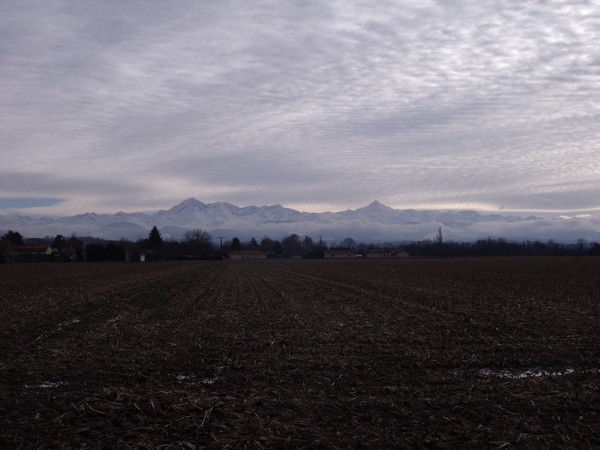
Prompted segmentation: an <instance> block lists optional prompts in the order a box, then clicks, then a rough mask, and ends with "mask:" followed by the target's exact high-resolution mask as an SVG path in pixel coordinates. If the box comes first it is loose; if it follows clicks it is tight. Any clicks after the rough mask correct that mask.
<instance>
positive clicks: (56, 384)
mask: <svg viewBox="0 0 600 450" xmlns="http://www.w3.org/2000/svg"><path fill="white" fill-rule="evenodd" d="M67 384H69V383H67V382H66V381H56V382H54V381H46V382H44V383H40V384H36V385H31V384H26V385H25V389H54V388H57V387H60V386H66V385H67Z"/></svg>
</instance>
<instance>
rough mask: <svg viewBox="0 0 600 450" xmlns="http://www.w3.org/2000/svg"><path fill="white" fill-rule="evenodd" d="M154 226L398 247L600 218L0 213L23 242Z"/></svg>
mask: <svg viewBox="0 0 600 450" xmlns="http://www.w3.org/2000/svg"><path fill="white" fill-rule="evenodd" d="M153 226H157V227H158V229H159V230H160V232H161V234H162V236H163V238H166V239H177V240H178V239H181V238H182V237H183V235H184V233H185V232H186V231H187V230H191V229H203V230H206V231H209V232H210V233H211V234H212V236H213V237H214V238H218V237H223V238H224V239H231V238H232V237H234V236H237V237H239V238H240V239H242V240H244V239H249V238H250V237H256V238H257V239H259V240H260V239H261V238H262V237H263V236H265V235H266V236H270V237H272V238H281V237H283V236H285V235H289V234H291V233H297V234H298V235H300V236H304V235H309V236H311V237H313V238H319V237H321V238H322V239H323V240H325V241H326V242H329V243H331V242H333V241H336V240H337V241H338V242H339V241H340V240H342V239H344V238H346V237H352V238H353V239H355V240H357V241H361V242H401V241H415V240H422V239H432V238H434V237H435V236H436V234H437V232H438V229H439V228H440V227H441V228H442V233H443V236H444V238H445V239H450V240H454V241H474V240H477V239H485V238H488V237H492V238H505V239H508V240H516V241H522V240H541V241H546V240H549V239H554V240H556V241H558V242H574V241H576V240H578V239H586V240H588V241H595V242H599V241H600V220H599V219H596V218H594V217H592V216H590V215H585V216H575V217H567V216H560V217H559V218H553V219H545V218H540V217H535V216H529V217H519V216H515V215H500V214H485V213H480V212H477V211H471V210H465V211H454V210H448V211H440V210H413V209H404V210H402V209H394V208H390V207H388V206H385V205H383V204H381V203H379V202H378V201H374V202H372V203H370V204H369V205H367V206H365V207H363V208H358V209H355V210H346V211H340V212H323V213H310V212H300V211H296V210H294V209H290V208H285V207H283V206H281V205H271V206H245V207H239V206H235V205H233V204H231V203H223V202H218V203H203V202H201V201H199V200H197V199H195V198H189V199H187V200H184V201H183V202H181V203H179V204H177V205H175V206H173V207H172V208H170V209H168V210H160V211H157V212H153V213H142V212H134V213H124V212H118V213H116V214H95V213H85V214H78V215H75V216H69V217H58V218H57V217H32V216H22V215H0V232H2V233H5V232H6V231H7V230H9V229H10V230H15V231H18V232H20V233H21V234H22V235H23V236H25V237H45V236H55V235H57V234H62V235H65V236H68V235H71V234H73V233H75V234H76V235H78V236H95V237H100V238H105V239H121V238H126V239H130V240H137V239H140V238H144V237H147V236H148V233H149V231H150V229H151V228H152V227H153Z"/></svg>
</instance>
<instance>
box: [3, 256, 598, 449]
mask: <svg viewBox="0 0 600 450" xmlns="http://www.w3.org/2000/svg"><path fill="white" fill-rule="evenodd" d="M0 311H1V312H0V317H1V320H0V447H5V448H44V449H46V448H204V447H211V448H226V447H235V448H243V447H249V448H281V447H310V448H336V447H345V448H348V447H352V448H436V447H437V448H549V447H551V448H557V447H558V448H600V260H596V259H594V260H586V259H581V260H574V259H567V258H565V259H546V260H542V259H495V260H493V259H472V260H407V261H339V262H333V261H274V262H271V261H266V262H211V263H208V262H206V263H204V262H188V263H171V262H169V263H138V264H133V263H130V264H22V265H18V264H14V265H2V266H0Z"/></svg>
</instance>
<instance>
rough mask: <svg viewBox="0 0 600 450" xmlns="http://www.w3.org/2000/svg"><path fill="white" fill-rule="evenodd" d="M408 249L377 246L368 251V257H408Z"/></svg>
mask: <svg viewBox="0 0 600 450" xmlns="http://www.w3.org/2000/svg"><path fill="white" fill-rule="evenodd" d="M408 257H410V255H409V254H408V252H407V251H405V250H401V249H385V248H377V249H373V250H371V251H369V252H368V253H367V258H408Z"/></svg>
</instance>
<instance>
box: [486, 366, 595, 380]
mask: <svg viewBox="0 0 600 450" xmlns="http://www.w3.org/2000/svg"><path fill="white" fill-rule="evenodd" d="M578 372H579V373H593V374H599V373H600V369H581V370H578ZM477 373H478V374H479V375H481V376H483V377H495V378H508V379H511V380H522V379H525V378H541V377H564V376H566V375H572V374H574V373H575V369H561V370H546V369H523V370H506V369H503V370H495V369H480V370H479V371H478V372H477Z"/></svg>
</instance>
